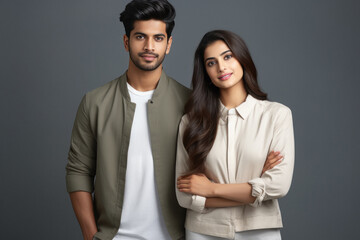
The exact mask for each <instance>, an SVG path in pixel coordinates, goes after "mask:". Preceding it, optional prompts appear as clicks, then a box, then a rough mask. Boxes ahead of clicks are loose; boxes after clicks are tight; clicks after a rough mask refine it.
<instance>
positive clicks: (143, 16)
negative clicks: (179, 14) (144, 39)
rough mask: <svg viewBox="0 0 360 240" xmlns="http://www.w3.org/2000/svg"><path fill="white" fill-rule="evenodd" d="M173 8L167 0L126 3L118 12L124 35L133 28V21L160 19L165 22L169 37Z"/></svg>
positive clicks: (173, 24)
mask: <svg viewBox="0 0 360 240" xmlns="http://www.w3.org/2000/svg"><path fill="white" fill-rule="evenodd" d="M175 15H176V13H175V8H174V7H173V6H172V5H171V4H170V3H169V2H168V1H167V0H133V1H131V2H130V3H128V4H127V5H126V7H125V10H124V11H123V12H122V13H121V14H120V22H123V24H124V27H125V33H126V36H128V37H130V32H131V31H132V30H133V29H134V22H135V21H138V20H150V19H155V20H160V21H163V22H164V23H165V24H166V34H167V37H168V38H169V37H170V36H171V32H172V30H173V28H174V26H175V21H174V19H175Z"/></svg>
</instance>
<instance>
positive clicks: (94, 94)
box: [86, 77, 120, 100]
mask: <svg viewBox="0 0 360 240" xmlns="http://www.w3.org/2000/svg"><path fill="white" fill-rule="evenodd" d="M119 81H120V77H118V78H115V79H114V80H112V81H109V82H107V83H105V84H104V85H102V86H100V87H97V88H95V89H93V90H91V91H89V92H87V93H86V95H87V97H88V98H90V99H94V100H95V99H98V98H100V99H101V98H103V97H104V96H105V95H107V94H109V93H111V92H114V91H116V89H117V88H118V87H119V84H118V83H119Z"/></svg>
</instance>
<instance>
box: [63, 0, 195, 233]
mask: <svg viewBox="0 0 360 240" xmlns="http://www.w3.org/2000/svg"><path fill="white" fill-rule="evenodd" d="M174 18H175V9H174V8H173V6H172V5H171V4H170V3H169V2H167V0H148V1H144V0H133V1H132V2H130V3H129V4H128V5H127V6H126V8H125V10H124V11H123V12H122V13H121V15H120V21H122V22H123V24H124V27H125V31H126V34H125V35H124V39H123V40H124V46H125V49H126V51H128V52H129V56H130V58H129V65H128V69H127V71H126V73H125V74H124V75H122V76H120V77H119V78H117V79H115V80H113V81H111V82H109V83H108V84H106V85H104V86H102V87H100V88H98V89H95V90H93V91H91V92H89V93H87V94H86V95H85V96H84V98H83V99H82V101H81V103H80V106H79V109H78V112H77V115H76V119H75V123H74V128H73V132H72V138H71V146H70V151H69V157H68V159H69V161H68V164H67V167H66V170H67V175H66V183H67V190H68V192H69V193H70V198H71V202H72V205H73V208H74V212H75V214H76V217H77V219H78V221H79V223H80V227H81V230H82V234H83V237H84V239H86V240H87V239H156V240H160V239H180V238H183V237H184V231H183V225H184V217H185V215H184V213H185V212H184V210H183V209H182V208H181V207H179V206H178V204H177V201H176V197H175V184H174V181H175V170H174V166H175V151H176V138H177V130H178V124H179V122H180V118H181V116H182V114H183V108H184V104H185V102H186V100H187V98H188V96H189V93H190V91H189V90H188V89H187V88H185V87H183V86H182V85H180V84H179V83H177V82H176V81H174V80H173V79H171V78H170V77H168V76H167V75H166V74H165V73H164V72H163V71H162V62H163V60H164V58H165V55H166V54H168V53H169V52H170V47H171V43H172V36H171V31H172V29H173V27H174V24H175V23H174ZM92 192H93V193H94V198H93V197H92V194H91V193H92Z"/></svg>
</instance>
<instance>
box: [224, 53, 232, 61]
mask: <svg viewBox="0 0 360 240" xmlns="http://www.w3.org/2000/svg"><path fill="white" fill-rule="evenodd" d="M230 58H232V56H231V54H227V55H225V57H224V59H225V60H228V59H230Z"/></svg>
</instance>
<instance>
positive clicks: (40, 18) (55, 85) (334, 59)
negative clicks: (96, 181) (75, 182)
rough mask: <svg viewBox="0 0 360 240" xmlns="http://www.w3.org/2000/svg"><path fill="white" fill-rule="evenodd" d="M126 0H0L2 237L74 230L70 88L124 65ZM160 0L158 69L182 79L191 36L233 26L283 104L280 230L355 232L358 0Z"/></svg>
mask: <svg viewBox="0 0 360 240" xmlns="http://www.w3.org/2000/svg"><path fill="white" fill-rule="evenodd" d="M127 2H128V1H124V0H122V1H115V0H104V1H95V0H81V1H80V0H79V1H74V0H67V1H66V0H64V1H56V0H33V1H27V0H8V1H6V0H2V1H1V2H0V20H1V21H0V28H1V32H0V34H1V37H0V41H1V43H0V48H1V49H0V50H1V51H0V56H1V62H0V66H1V71H0V80H1V83H0V89H1V90H0V91H1V92H0V97H1V98H0V104H1V118H0V121H1V122H0V126H1V143H0V148H1V149H0V158H1V161H0V178H1V181H0V189H1V193H0V201H1V202H0V229H1V231H0V233H1V238H2V239H59V240H64V239H81V233H80V228H79V226H78V223H77V221H76V219H75V216H74V214H73V212H72V208H71V204H70V201H69V198H68V194H67V193H66V189H65V165H66V161H67V152H68V148H69V140H70V133H71V129H72V124H73V121H74V117H75V112H76V109H77V106H78V104H79V102H80V99H81V97H82V96H83V95H84V94H85V93H86V92H87V91H89V90H91V89H94V88H96V87H98V86H101V85H102V84H104V83H106V82H108V81H110V80H112V79H114V78H116V77H117V76H119V75H120V74H122V73H123V72H124V71H125V69H126V68H127V64H128V55H127V53H126V52H125V51H124V49H123V45H122V35H123V34H124V30H123V26H122V24H121V23H119V22H118V15H119V13H120V12H121V11H122V10H123V9H124V5H125V4H126V3H127ZM171 2H172V3H173V4H174V6H175V8H176V10H177V18H176V26H175V29H174V32H173V37H174V41H173V47H172V49H171V53H170V55H168V56H167V57H166V61H165V62H166V63H165V67H164V68H165V70H166V72H167V73H168V74H169V75H171V76H173V77H174V78H176V79H177V80H178V81H180V82H181V83H182V84H184V85H186V86H190V78H191V73H192V62H193V53H194V50H195V48H196V46H197V44H198V42H199V41H200V38H201V37H202V35H203V34H204V33H205V32H206V31H208V30H212V29H218V28H219V29H228V30H232V31H234V32H236V33H238V34H239V35H241V36H242V37H243V38H244V40H245V41H246V42H247V44H248V46H249V48H250V51H251V53H252V56H253V59H254V61H255V64H256V66H257V68H258V72H259V81H260V85H261V86H262V88H263V89H264V90H265V92H267V93H268V94H269V97H270V99H271V100H274V101H279V102H281V103H284V104H285V105H287V106H289V107H290V108H291V109H292V111H293V117H294V127H295V137H296V164H295V172H294V178H293V184H292V187H291V189H290V192H289V194H288V195H287V196H286V197H285V198H284V199H281V201H280V204H281V209H282V215H283V220H284V229H283V230H282V235H283V239H291V240H296V239H299V240H300V239H301V240H303V239H355V238H357V237H356V236H357V235H358V234H356V233H357V232H358V224H359V223H358V219H357V216H359V214H360V208H359V203H358V199H359V186H358V184H359V183H360V181H359V180H360V177H359V173H358V171H359V167H360V164H359V154H358V148H359V145H360V144H359V143H360V141H359V135H360V127H359V122H360V116H359V103H360V97H359V94H358V91H359V90H358V89H359V87H360V83H359V80H360V79H359V67H360V66H359V56H360V47H359V44H360V27H359V22H360V11H359V10H360V3H359V1H356V0H318V1H314V0H312V1H310V0H302V1H298V0H273V1H269V0H264V1H259V0H253V1H250V0H248V1H243V0H226V1H215V0H201V1H200V0H194V1H175V0H172V1H171Z"/></svg>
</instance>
